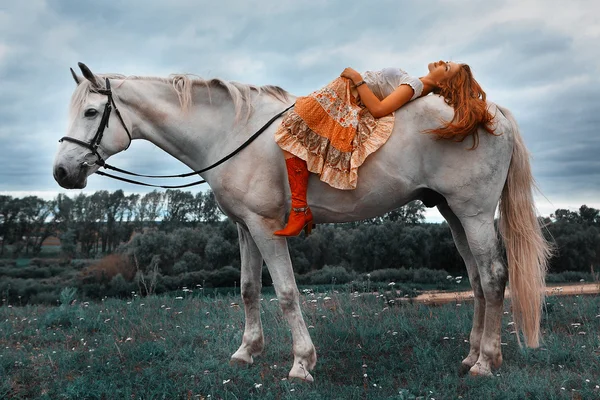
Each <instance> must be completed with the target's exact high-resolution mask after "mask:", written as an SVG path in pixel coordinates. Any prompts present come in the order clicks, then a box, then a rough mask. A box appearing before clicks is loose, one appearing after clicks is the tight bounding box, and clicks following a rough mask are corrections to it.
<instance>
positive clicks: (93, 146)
mask: <svg viewBox="0 0 600 400" xmlns="http://www.w3.org/2000/svg"><path fill="white" fill-rule="evenodd" d="M98 93H100V94H104V95H106V96H108V101H107V102H106V105H105V106H104V113H103V114H102V119H101V120H100V125H99V126H98V130H97V131H96V135H94V137H93V138H92V140H91V141H90V142H89V143H87V142H84V141H82V140H79V139H75V138H71V137H68V136H64V137H62V138H61V139H60V140H59V142H62V141H64V140H66V141H68V142H72V143H76V144H78V145H80V146H83V147H85V148H88V149H90V150H91V151H92V154H94V155H95V156H96V157H97V160H96V162H95V163H94V164H96V165H99V166H101V167H104V168H105V169H110V170H113V171H116V172H119V173H122V174H127V175H133V176H139V177H144V178H186V177H188V176H192V175H196V174H200V173H202V172H206V171H208V170H210V169H213V168H215V167H217V166H219V165H221V164H223V163H224V162H225V161H227V160H229V159H230V158H232V157H233V156H235V155H236V154H237V153H239V152H240V151H242V150H243V149H244V148H246V147H247V146H248V145H249V144H250V143H252V142H253V141H254V140H255V139H256V138H257V137H258V136H259V135H260V134H261V133H263V132H264V131H266V130H267V128H268V127H269V126H271V125H272V124H273V122H275V121H276V120H277V119H278V118H280V117H281V116H282V115H283V114H285V113H286V112H288V111H289V110H290V109H291V108H292V107H294V105H295V103H294V104H292V105H291V106H289V107H288V108H286V109H285V110H283V111H281V112H280V113H278V114H277V115H275V116H274V117H273V118H271V119H270V120H269V121H267V123H266V124H264V125H263V126H262V127H261V128H260V129H259V130H258V131H256V133H254V134H253V135H252V136H250V137H249V138H248V139H247V140H246V141H245V142H244V143H242V144H241V145H240V146H239V147H238V148H237V149H235V150H234V151H232V152H231V153H229V154H228V155H226V156H225V157H223V158H222V159H220V160H219V161H217V162H215V163H214V164H212V165H209V166H208V167H205V168H202V169H200V170H197V171H192V172H188V173H185V174H179V175H144V174H136V173H135V172H130V171H127V170H124V169H121V168H117V167H114V166H112V165H110V164H107V163H106V162H105V161H104V159H103V158H102V156H100V153H98V147H99V146H100V142H101V141H102V136H103V135H104V129H106V128H108V120H109V119H110V113H111V110H112V108H114V109H115V113H116V114H117V116H118V117H119V120H120V121H121V125H123V128H125V132H127V136H128V137H129V144H128V145H127V147H125V149H124V150H123V151H125V150H127V149H128V148H129V146H130V145H131V142H132V139H131V133H129V129H127V126H126V125H125V121H123V117H121V113H120V112H119V109H118V108H117V105H116V104H115V101H114V99H113V96H112V90H111V89H110V81H109V80H108V78H106V89H101V90H98ZM94 164H89V163H88V162H87V161H84V162H83V165H85V166H88V167H91V166H93V165H94ZM96 174H98V175H101V176H106V177H109V178H112V179H116V180H119V181H123V182H127V183H133V184H135V185H142V186H149V187H159V188H163V189H179V188H186V187H190V186H195V185H201V184H203V183H206V181H205V180H200V181H196V182H192V183H188V184H185V185H176V186H170V185H153V184H150V183H144V182H139V181H134V180H133V179H127V178H123V177H120V176H116V175H112V174H109V173H106V172H102V171H96Z"/></svg>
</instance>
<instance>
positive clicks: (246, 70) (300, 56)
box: [0, 0, 600, 221]
mask: <svg viewBox="0 0 600 400" xmlns="http://www.w3.org/2000/svg"><path fill="white" fill-rule="evenodd" d="M599 43H600V12H599V11H598V4H597V0H569V1H568V2H567V1H565V0H562V1H555V0H495V1H487V0H430V1H426V2H425V1H418V2H417V1H402V0H393V1H387V0H384V1H378V0H370V1H368V2H366V1H364V2H353V1H348V0H345V1H333V0H332V1H330V0H302V1H299V0H293V1H292V0H272V1H271V0H220V1H215V0H168V1H158V0H118V1H117V0H115V1H112V0H106V1H86V0H26V1H24V0H23V1H4V0H3V1H1V2H0V157H1V161H0V163H1V164H0V165H1V168H0V193H3V194H10V195H12V196H15V197H21V196H24V195H29V194H35V195H38V196H41V197H44V198H47V199H49V198H53V197H54V196H56V194H57V193H60V192H64V191H63V189H61V188H60V187H59V186H58V185H57V184H56V183H55V182H54V179H53V178H52V161H53V158H54V154H55V152H56V150H57V146H58V143H57V140H58V139H59V138H60V137H62V136H63V135H64V134H65V132H66V128H67V112H68V104H69V99H70V96H71V93H72V91H73V89H74V82H73V80H72V78H71V75H70V73H69V67H76V65H77V62H78V61H82V62H85V63H86V64H87V65H88V66H89V67H90V68H91V69H92V70H93V71H96V72H98V73H108V72H116V73H122V74H125V75H154V76H156V75H158V76H168V75H169V74H171V73H184V72H185V73H194V74H197V75H200V76H202V77H205V78H212V77H219V78H223V79H227V80H234V81H239V82H244V83H253V84H275V85H279V86H281V87H283V88H284V89H286V90H288V91H290V92H292V93H293V94H296V95H304V94H308V93H310V92H311V91H313V90H315V89H317V88H320V87H321V86H323V85H324V84H326V83H327V82H329V81H331V80H332V79H333V78H334V77H336V76H337V75H339V73H340V72H341V71H342V70H343V69H344V68H345V67H346V66H352V67H353V68H355V69H357V70H359V71H365V70H375V69H380V68H384V67H390V66H394V67H401V68H403V69H405V70H407V71H408V72H409V73H411V74H414V75H416V76H422V75H424V74H425V73H426V65H427V63H428V62H430V61H435V60H439V59H444V60H446V59H447V60H453V61H457V62H466V63H468V64H470V65H471V67H472V69H473V71H474V74H475V75H476V78H477V79H478V81H479V82H480V83H481V85H482V86H483V88H484V90H486V92H487V94H488V98H489V99H490V100H492V101H495V102H497V103H499V104H501V105H504V106H505V107H508V108H509V109H511V111H512V112H513V113H514V114H515V116H516V118H517V120H518V122H519V124H520V126H521V130H522V133H523V135H524V138H525V141H526V143H527V145H528V147H529V149H530V151H531V153H532V155H533V168H534V174H535V176H536V178H537V180H538V183H539V186H540V188H541V191H542V192H543V194H544V196H545V197H544V196H538V208H539V209H540V212H541V213H542V214H543V215H549V214H550V213H552V212H553V211H554V210H556V209H557V208H570V209H577V208H579V206H580V205H582V204H587V205H588V206H590V207H595V208H600V134H599V130H598V127H599V126H600V44H599ZM111 161H112V164H114V165H117V166H120V167H123V168H131V169H133V170H135V171H141V172H146V171H147V172H152V173H180V172H185V171H186V168H185V167H184V166H183V165H182V164H179V163H178V162H177V161H174V160H172V159H170V158H169V156H167V155H166V154H164V153H162V152H161V151H160V150H159V149H157V148H154V147H153V146H152V145H151V144H148V143H144V142H141V141H136V142H135V143H134V144H133V146H132V148H131V149H130V150H128V151H127V152H126V153H122V154H119V155H117V156H115V157H113V158H112V159H111ZM119 188H121V189H123V190H124V191H125V192H127V193H130V192H140V193H143V192H145V189H140V188H138V187H134V186H131V185H128V184H120V183H117V182H115V181H112V180H108V179H107V178H103V177H100V176H94V177H91V178H90V179H89V180H88V187H87V188H86V192H93V191H96V190H100V189H106V190H111V191H112V190H116V189H119ZM67 194H69V195H71V196H74V195H75V194H76V192H73V191H71V192H67ZM428 218H429V220H431V221H437V220H439V218H440V217H439V215H438V214H437V212H432V213H428Z"/></svg>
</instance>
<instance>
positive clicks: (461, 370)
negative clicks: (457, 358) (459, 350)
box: [458, 363, 472, 376]
mask: <svg viewBox="0 0 600 400" xmlns="http://www.w3.org/2000/svg"><path fill="white" fill-rule="evenodd" d="M471 367H472V365H469V364H465V363H461V364H460V367H458V375H459V376H465V375H467V374H468V373H469V370H470V369H471Z"/></svg>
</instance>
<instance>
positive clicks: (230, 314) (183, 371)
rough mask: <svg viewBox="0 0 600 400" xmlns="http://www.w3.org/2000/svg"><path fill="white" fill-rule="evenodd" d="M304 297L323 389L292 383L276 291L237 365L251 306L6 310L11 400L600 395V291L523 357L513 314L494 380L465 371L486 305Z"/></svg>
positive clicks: (190, 299) (3, 385) (3, 341)
mask: <svg viewBox="0 0 600 400" xmlns="http://www.w3.org/2000/svg"><path fill="white" fill-rule="evenodd" d="M64 297H65V298H64V301H65V303H66V302H68V301H69V296H68V294H67V293H65V296H64ZM75 297H76V295H75ZM302 302H303V311H304V314H305V319H306V322H307V324H308V325H309V331H310V332H311V335H312V338H313V341H314V343H315V346H316V348H317V354H318V357H319V359H318V363H317V367H316V369H315V371H314V372H313V376H314V378H315V382H314V383H313V384H306V383H300V382H292V381H288V380H287V379H286V376H287V372H288V371H289V368H290V367H291V362H292V355H291V334H290V331H289V329H288V327H287V324H286V322H285V320H284V319H283V317H282V315H281V312H280V310H279V307H278V304H277V301H276V300H273V296H272V295H265V296H264V299H263V300H262V301H261V304H262V320H263V325H264V329H265V341H266V348H265V352H264V353H263V355H261V356H260V357H257V358H255V364H254V365H253V366H251V367H250V368H239V367H232V366H229V364H228V361H229V357H230V356H231V354H232V353H233V352H234V351H235V350H236V349H237V347H238V346H239V344H240V343H241V336H242V330H243V325H244V311H243V307H240V305H238V303H240V299H239V297H230V296H220V295H219V296H207V295H203V294H201V293H197V292H194V293H190V292H186V293H183V292H182V293H181V296H179V297H172V296H171V297H149V298H139V297H133V298H132V299H128V300H116V299H106V300H105V301H103V302H98V303H89V304H88V303H80V302H77V301H76V302H75V303H74V305H63V306H61V307H48V306H26V307H17V306H13V307H11V306H7V305H4V306H3V307H0V347H1V348H0V398H23V399H25V398H27V399H30V398H47V399H60V398H69V399H71V398H73V399H78V398H81V399H83V398H86V399H87V398H90V399H126V398H127V399H134V398H135V399H137V398H142V399H162V398H166V399H172V398H183V399H253V398H254V399H311V400H312V399H418V398H422V399H457V398H463V399H524V398H531V399H559V398H560V399H562V398H567V399H570V398H575V399H579V398H582V399H592V398H600V338H599V332H600V298H599V297H596V296H589V297H584V296H579V297H554V298H549V299H548V310H547V314H546V317H545V319H544V322H543V328H544V331H545V334H544V340H545V342H544V344H543V346H542V348H540V349H537V350H521V349H519V347H518V345H517V343H516V338H515V335H514V334H512V333H511V331H512V325H511V324H510V321H511V317H510V315H509V314H508V313H505V315H504V319H503V324H502V325H503V334H502V341H503V355H504V365H503V366H502V368H501V369H500V370H499V371H497V373H496V376H495V377H493V378H471V377H468V376H467V377H459V376H458V374H457V370H458V366H459V363H460V361H461V360H462V358H463V357H464V356H466V354H467V353H468V348H469V345H468V343H467V339H468V335H469V330H470V325H471V317H472V311H473V306H472V303H468V302H467V303H459V304H457V303H453V304H446V305H443V306H437V307H431V306H425V305H420V304H410V303H400V302H390V301H389V300H388V298H387V297H386V296H378V297H375V296H373V295H367V294H352V293H348V292H345V293H333V292H321V293H303V294H302ZM506 310H507V311H508V302H507V305H506Z"/></svg>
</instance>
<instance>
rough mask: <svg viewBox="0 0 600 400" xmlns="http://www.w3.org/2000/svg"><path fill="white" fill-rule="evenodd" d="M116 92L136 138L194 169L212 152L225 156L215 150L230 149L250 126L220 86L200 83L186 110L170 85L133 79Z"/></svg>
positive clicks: (195, 88)
mask: <svg viewBox="0 0 600 400" xmlns="http://www.w3.org/2000/svg"><path fill="white" fill-rule="evenodd" d="M125 88H127V90H125ZM116 92H117V93H119V95H118V96H119V99H120V100H121V101H122V102H123V103H124V104H125V105H126V108H127V109H128V110H129V113H128V115H129V117H130V119H131V124H132V128H133V129H132V131H133V136H134V138H135V139H145V140H148V141H150V142H152V143H153V144H155V145H156V146H158V147H160V148H161V149H163V150H164V151H166V152H167V153H169V154H170V155H172V156H173V157H175V158H177V159H178V160H180V161H181V162H183V163H185V164H186V165H188V166H189V167H190V168H194V169H198V168H200V167H203V166H204V163H205V162H206V161H205V160H210V159H212V157H210V155H211V154H215V152H216V153H217V154H221V153H222V151H215V150H216V149H217V148H221V147H222V148H225V149H229V148H230V147H231V146H230V145H228V142H231V141H232V138H231V136H232V135H235V134H236V133H241V134H242V135H243V133H244V131H245V130H247V127H248V125H249V124H251V123H252V117H251V118H250V119H248V120H247V121H240V122H237V121H236V116H235V110H234V106H233V101H232V100H231V98H230V97H229V96H228V94H227V93H225V91H224V90H221V89H219V88H210V89H209V88H207V87H205V86H204V85H196V86H195V87H194V88H193V91H192V93H193V94H192V104H191V106H190V108H189V109H188V110H185V111H184V110H183V109H182V108H181V105H180V100H179V97H178V95H177V93H176V92H175V90H174V89H173V86H172V85H171V84H170V83H168V82H161V81H151V80H148V81H145V80H139V81H137V80H130V81H125V82H124V84H123V86H122V88H121V89H120V90H117V91H116ZM254 106H255V107H256V106H260V105H257V104H255V105H254ZM243 136H245V135H243ZM203 161H204V162H203ZM198 163H201V164H203V165H198Z"/></svg>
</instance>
